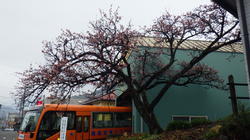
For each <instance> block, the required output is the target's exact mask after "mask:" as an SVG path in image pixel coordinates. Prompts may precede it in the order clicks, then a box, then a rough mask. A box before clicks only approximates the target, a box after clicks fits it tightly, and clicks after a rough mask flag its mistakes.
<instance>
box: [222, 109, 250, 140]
mask: <svg viewBox="0 0 250 140" xmlns="http://www.w3.org/2000/svg"><path fill="white" fill-rule="evenodd" d="M221 125H222V128H221V130H220V132H221V134H222V135H225V136H227V137H229V138H236V139H239V140H243V139H244V140H245V139H250V133H249V132H250V112H249V111H246V110H245V109H244V108H243V109H242V110H240V112H239V114H238V115H230V116H228V117H226V118H225V119H224V120H222V121H221Z"/></svg>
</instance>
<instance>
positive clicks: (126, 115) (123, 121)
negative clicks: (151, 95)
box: [114, 112, 132, 127]
mask: <svg viewBox="0 0 250 140" xmlns="http://www.w3.org/2000/svg"><path fill="white" fill-rule="evenodd" d="M131 125H132V118H131V113H130V112H116V113H115V121H114V126H115V127H128V126H131Z"/></svg>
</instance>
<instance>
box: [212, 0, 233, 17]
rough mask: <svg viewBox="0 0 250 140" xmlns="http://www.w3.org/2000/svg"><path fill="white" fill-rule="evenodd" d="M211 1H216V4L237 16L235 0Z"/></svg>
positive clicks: (214, 0)
mask: <svg viewBox="0 0 250 140" xmlns="http://www.w3.org/2000/svg"><path fill="white" fill-rule="evenodd" d="M212 1H213V2H215V3H217V4H218V5H220V6H221V7H223V8H224V9H226V10H227V11H228V12H230V13H231V14H232V15H233V16H235V17H236V18H238V14H237V7H236V1H235V0H212Z"/></svg>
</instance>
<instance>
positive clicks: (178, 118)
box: [172, 115, 208, 122]
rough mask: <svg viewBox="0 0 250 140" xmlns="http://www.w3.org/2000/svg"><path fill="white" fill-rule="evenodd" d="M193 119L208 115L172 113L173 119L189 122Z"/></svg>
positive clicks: (203, 117)
mask: <svg viewBox="0 0 250 140" xmlns="http://www.w3.org/2000/svg"><path fill="white" fill-rule="evenodd" d="M194 119H208V116H185V115H173V116H172V120H173V121H189V122H191V121H192V120H194Z"/></svg>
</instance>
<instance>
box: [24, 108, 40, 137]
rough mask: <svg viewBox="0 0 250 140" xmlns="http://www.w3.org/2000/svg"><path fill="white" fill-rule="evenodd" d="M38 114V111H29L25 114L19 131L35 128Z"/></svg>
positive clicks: (31, 130) (28, 130) (33, 129)
mask: <svg viewBox="0 0 250 140" xmlns="http://www.w3.org/2000/svg"><path fill="white" fill-rule="evenodd" d="M39 116H40V112H39V111H29V112H27V113H26V114H25V116H24V118H23V122H22V124H21V127H20V131H23V132H33V131H35V129H36V125H37V121H38V118H39Z"/></svg>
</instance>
